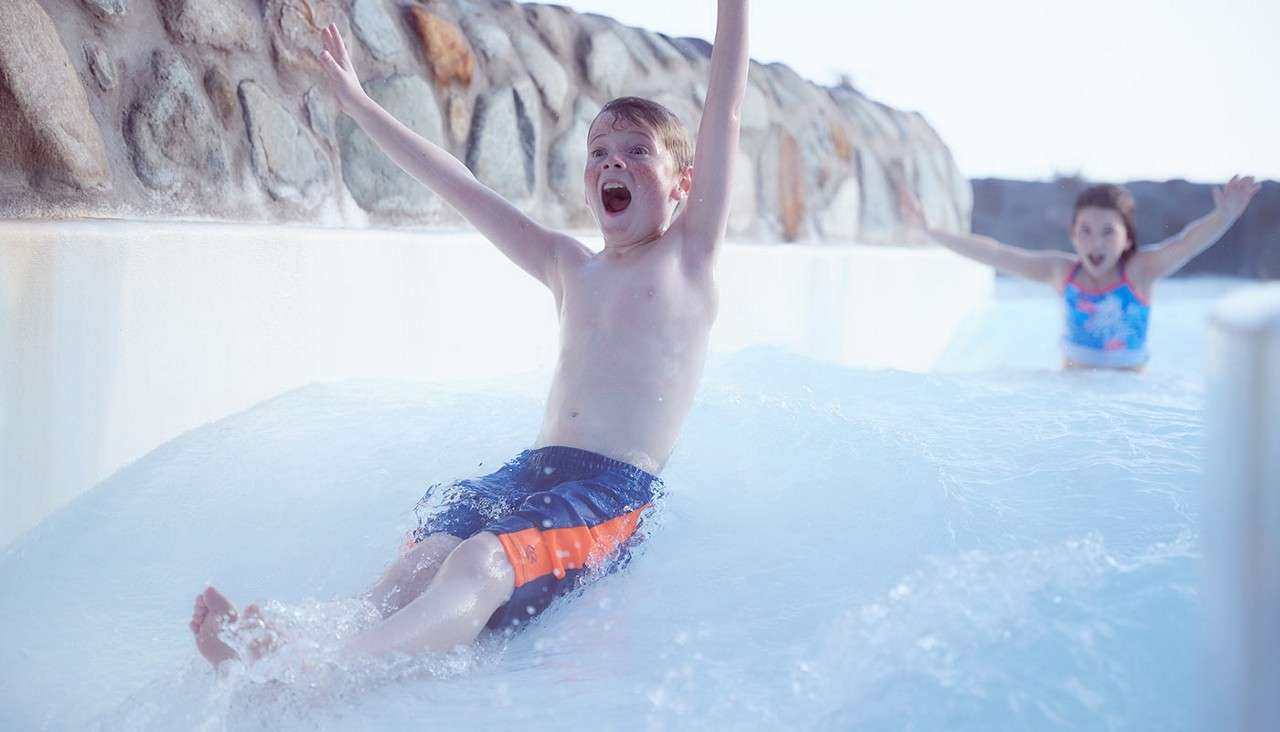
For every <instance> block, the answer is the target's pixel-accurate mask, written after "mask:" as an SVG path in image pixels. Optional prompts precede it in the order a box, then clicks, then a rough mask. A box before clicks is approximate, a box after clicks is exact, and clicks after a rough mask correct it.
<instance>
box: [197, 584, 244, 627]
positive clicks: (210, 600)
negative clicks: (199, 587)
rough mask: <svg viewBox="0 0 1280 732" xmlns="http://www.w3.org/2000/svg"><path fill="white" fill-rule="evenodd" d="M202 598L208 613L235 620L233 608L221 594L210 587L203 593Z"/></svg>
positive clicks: (234, 609)
mask: <svg viewBox="0 0 1280 732" xmlns="http://www.w3.org/2000/svg"><path fill="white" fill-rule="evenodd" d="M202 597H203V599H204V604H205V606H206V607H207V608H209V612H211V613H214V614H216V615H225V616H226V617H228V618H231V619H233V620H234V619H235V617H236V608H235V606H234V605H232V604H231V601H230V600H228V599H227V598H226V596H225V595H223V594H222V593H221V592H218V591H217V590H215V589H214V588H212V587H210V588H208V589H206V590H205V591H204V595H202Z"/></svg>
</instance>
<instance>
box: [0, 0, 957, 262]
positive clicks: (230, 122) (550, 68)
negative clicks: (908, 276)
mask: <svg viewBox="0 0 1280 732" xmlns="http://www.w3.org/2000/svg"><path fill="white" fill-rule="evenodd" d="M5 6H6V9H5V11H4V12H3V13H0V217H9V218H36V217H56V218H68V217H77V216H89V217H104V216H105V217H119V218H153V217H154V218H166V219H231V220H243V221H294V222H308V223H319V224H324V225H333V226H364V225H380V226H388V225H392V226H394V225H423V224H426V225H453V224H457V223H459V218H458V217H457V215H456V213H454V212H453V211H452V210H451V209H449V208H448V207H447V206H445V205H443V203H442V202H441V201H440V200H439V199H438V198H437V197H436V196H434V195H433V194H432V193H431V192H430V191H429V190H427V189H426V188H425V187H423V186H421V185H419V184H418V183H416V182H415V181H413V180H412V179H410V178H409V177H408V176H406V175H405V174H404V173H402V172H401V171H400V170H399V169H398V168H396V167H395V166H394V165H393V164H392V163H391V162H390V161H389V160H387V159H386V158H385V157H384V156H383V155H382V154H381V152H379V151H378V150H377V149H376V147H375V146H374V145H373V143H372V142H371V141H370V140H369V138H368V137H367V136H365V135H364V133H363V132H362V131H361V130H360V129H359V128H358V127H356V126H355V125H353V124H352V123H351V121H350V120H349V119H348V118H346V117H345V116H344V115H340V114H336V113H335V108H334V104H333V102H332V101H331V100H330V99H329V98H328V97H327V95H326V94H325V92H324V91H323V89H322V88H320V87H319V84H320V71H319V66H318V62H317V61H316V53H318V51H319V38H318V34H317V33H316V31H315V30H314V29H313V26H312V24H311V20H312V19H311V18H310V17H309V14H308V12H307V10H306V8H305V6H304V4H303V3H302V2H301V0H5ZM311 7H312V8H314V21H315V22H316V23H318V24H319V25H320V26H323V25H325V24H328V23H329V22H331V21H332V22H336V23H337V24H338V26H339V28H341V30H342V33H343V35H344V37H345V38H346V39H347V42H348V46H349V49H350V51H351V53H352V56H353V60H354V63H355V65H356V68H357V71H358V72H359V73H360V75H361V78H362V80H363V82H364V85H365V88H366V89H367V91H368V93H369V95H370V96H371V97H373V98H374V99H375V100H377V101H378V102H379V103H380V104H382V105H383V106H385V107H387V108H388V109H389V110H390V111H391V112H392V113H393V114H395V115H396V116H397V117H398V118H400V119H401V120H402V121H403V122H405V124H407V125H408V126H409V127H411V128H412V129H414V130H416V131H417V132H419V133H420V134H422V135H424V136H425V137H427V138H429V139H431V140H432V141H434V142H436V143H437V144H440V145H441V146H443V147H444V148H446V149H448V150H449V151H450V152H451V153H453V154H454V155H456V156H458V157H459V158H460V159H462V160H464V161H465V162H466V164H467V165H468V166H469V167H470V168H471V169H472V170H473V171H474V172H475V173H476V175H477V177H479V178H480V180H482V181H483V182H485V183H486V184H488V185H490V186H492V187H493V188H494V189H496V190H497V191H499V192H500V193H502V194H503V195H504V196H506V197H508V198H509V199H511V200H512V201H514V202H515V203H516V204H517V205H518V206H520V207H521V208H522V209H524V210H526V211H528V212H530V213H531V214H532V215H533V216H535V217H536V218H538V219H539V220H541V221H543V222H544V223H546V224H548V225H551V226H556V227H565V228H574V229H590V228H594V222H593V221H592V219H591V214H590V212H589V211H588V209H587V208H586V206H585V204H584V203H583V190H582V169H583V165H584V163H585V158H586V131H587V126H588V125H589V123H590V121H591V120H592V118H593V117H594V115H595V113H596V112H597V111H598V110H599V108H600V106H601V104H602V103H603V102H605V101H607V100H609V99H611V98H613V97H616V96H621V95H639V96H646V97H650V98H653V99H655V100H657V101H659V102H661V103H663V104H665V105H667V106H668V107H670V108H671V109H672V110H673V111H675V112H676V113H677V114H678V115H680V116H681V118H682V119H683V120H684V121H685V123H686V124H687V125H688V127H689V129H690V131H691V135H692V134H693V133H694V132H696V129H697V128H696V125H697V123H698V119H699V110H700V109H701V104H702V98H703V95H704V94H705V88H706V79H707V71H708V65H709V54H710V45H709V44H708V43H707V42H705V41H702V40H697V39H689V38H670V37H667V36H664V35H662V34H658V33H651V32H648V31H643V30H639V29H636V28H630V27H626V26H623V25H620V24H619V23H617V22H615V21H613V20H611V19H609V18H605V17H601V16H597V15H590V14H585V15H580V14H576V13H574V12H572V11H570V10H568V9H565V8H563V7H559V6H553V5H532V4H530V5H522V4H518V3H512V2H506V1H504V0H425V1H419V0H311ZM735 176H736V179H735V180H734V194H733V195H734V197H733V210H732V212H731V217H730V229H731V232H732V233H733V234H734V235H737V236H742V237H752V238H757V239H766V240H769V239H779V240H784V241H796V240H803V239H828V240H834V241H851V240H858V241H864V242H893V241H897V240H900V239H901V238H902V237H901V232H900V231H899V219H898V214H897V204H896V200H897V195H896V191H897V190H898V189H899V188H900V187H902V186H910V187H912V188H913V189H915V190H917V191H918V192H919V193H920V195H921V197H922V199H923V201H924V203H925V206H926V207H927V208H928V209H929V212H930V214H931V219H932V220H933V221H935V222H938V223H940V224H942V225H945V226H947V227H951V228H954V229H964V228H967V225H968V221H969V210H970V206H971V197H970V190H969V185H968V182H967V181H966V180H965V179H964V177H963V176H962V175H961V174H960V173H959V171H958V170H957V168H956V166H955V163H954V161H953V159H952V157H951V154H950V152H949V151H948V150H947V148H946V146H945V145H944V144H943V143H942V141H941V140H940V139H939V138H938V136H937V134H936V133H935V132H934V130H933V129H932V128H931V127H930V126H929V124H928V123H927V122H926V121H925V120H924V119H923V118H922V117H921V116H920V115H918V114H914V113H906V112H900V111H897V110H893V109H890V108H888V107H886V106H884V105H882V104H879V103H877V102H875V101H872V100H870V99H868V98H867V97H866V96H864V95H862V94H861V93H859V92H858V91H857V90H855V89H853V88H850V87H847V86H846V87H837V88H824V87H819V86H816V85H814V84H812V83H809V82H807V81H805V80H804V79H802V78H800V77H799V76H798V75H797V74H796V73H795V72H793V71H792V70H791V69H790V68H788V67H786V66H784V65H780V64H769V65H762V64H758V63H754V62H753V63H752V65H751V70H750V83H749V88H748V91H747V97H746V102H745V104H744V108H743V115H742V147H741V152H740V160H739V164H738V166H737V170H736V173H735Z"/></svg>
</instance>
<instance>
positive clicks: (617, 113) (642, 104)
mask: <svg viewBox="0 0 1280 732" xmlns="http://www.w3.org/2000/svg"><path fill="white" fill-rule="evenodd" d="M606 112H607V113H610V114H612V115H613V117H614V119H615V120H617V119H625V120H626V121H628V122H630V123H631V124H633V125H636V126H638V127H644V128H646V129H648V130H650V131H651V132H652V133H653V136H654V137H656V138H658V142H660V143H662V146H663V147H664V148H666V150H667V152H669V153H670V154H671V159H672V162H674V163H675V166H676V172H683V171H684V170H685V169H686V168H688V167H689V166H690V165H693V143H691V142H689V133H688V131H687V130H685V128H684V123H683V122H681V121H680V118H679V117H677V116H676V115H675V112H672V111H671V110H670V109H667V108H666V107H664V106H662V105H661V104H658V103H657V102H655V101H653V100H650V99H645V98H643V97H618V98H617V99H614V100H613V101H611V102H609V103H608V104H606V105H604V107H602V108H601V109H600V114H597V115H596V120H599V119H600V118H601V117H602V116H604V114H605V113H606ZM592 124H593V125H594V124H595V122H594V121H593V122H592Z"/></svg>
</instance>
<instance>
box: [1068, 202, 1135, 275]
mask: <svg viewBox="0 0 1280 732" xmlns="http://www.w3.org/2000/svg"><path fill="white" fill-rule="evenodd" d="M1071 244H1072V246H1074V247H1075V248H1076V254H1079V255H1080V263H1081V264H1083V265H1084V268H1085V269H1086V270H1088V272H1089V274H1091V275H1093V276H1095V277H1104V276H1106V275H1108V274H1110V273H1111V272H1112V271H1113V270H1114V269H1115V267H1116V264H1117V263H1118V262H1119V261H1120V256H1121V255H1122V254H1124V251H1125V249H1127V248H1128V247H1129V231H1128V229H1127V228H1125V225H1124V218H1123V217H1122V216H1120V212H1119V211H1116V210H1115V209H1111V208H1099V207H1097V206H1085V207H1084V208H1082V209H1080V210H1079V211H1077V212H1076V220H1075V222H1074V223H1073V224H1072V225H1071Z"/></svg>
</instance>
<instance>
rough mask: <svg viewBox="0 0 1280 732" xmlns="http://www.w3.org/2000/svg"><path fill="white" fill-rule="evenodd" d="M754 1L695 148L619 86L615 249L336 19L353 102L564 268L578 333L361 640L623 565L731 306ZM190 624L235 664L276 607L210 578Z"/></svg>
mask: <svg viewBox="0 0 1280 732" xmlns="http://www.w3.org/2000/svg"><path fill="white" fill-rule="evenodd" d="M747 4H748V3H747V0H719V9H718V16H717V22H716V38H715V45H714V48H713V53H712V57H711V72H710V75H711V76H710V81H709V86H708V90H707V96H706V108H705V109H704V111H703V116H702V122H701V124H700V126H699V128H698V139H697V147H696V155H695V154H693V153H692V151H691V149H690V146H689V143H688V138H687V135H686V134H685V131H684V129H683V128H682V126H681V124H680V122H679V120H678V119H677V118H676V117H675V116H674V115H673V114H672V113H671V112H670V111H668V110H666V109H664V108H663V107H661V106H660V105H657V104H655V103H653V102H649V101H646V100H642V99H636V98H633V97H625V98H622V99H616V100H614V101H612V102H610V103H608V104H606V105H605V107H604V108H603V109H602V110H601V112H600V114H599V115H598V116H597V117H596V119H595V121H594V122H593V123H592V125H591V129H590V132H589V134H588V140H587V145H588V148H587V149H588V156H587V166H586V171H585V173H584V175H585V182H586V192H587V193H586V196H587V203H588V205H589V206H590V208H591V211H592V213H593V214H594V215H595V217H596V219H597V221H598V222H599V224H600V231H601V233H602V234H603V236H604V241H605V247H604V250H603V251H601V252H599V253H592V252H591V251H590V250H589V249H587V248H586V247H585V246H583V245H582V244H581V243H579V242H578V241H576V240H574V239H573V238H571V237H569V236H566V235H564V234H560V233H557V232H554V231H550V230H548V229H545V228H543V227H542V226H541V225H539V224H537V223H536V222H534V221H533V220H531V219H530V218H528V217H527V216H525V215H524V214H523V213H521V212H520V211H519V210H517V209H516V208H515V207H514V206H512V205H511V204H510V203H508V202H507V201H505V200H504V199H502V197H500V196H499V195H498V194H497V193H495V192H494V191H492V190H490V189H489V188H487V187H486V186H484V185H483V184H481V183H480V182H478V181H477V180H476V179H475V177H474V176H473V175H472V174H471V172H470V171H469V170H468V169H467V168H466V167H465V166H464V165H463V164H462V163H461V162H459V161H458V160H457V159H455V158H453V157H452V156H450V155H449V154H448V153H447V152H445V151H444V150H442V149H440V148H439V147H437V146H435V145H433V144H432V143H430V142H428V141H427V140H424V139H422V138H421V137H419V136H418V135H416V134H415V133H413V132H412V131H410V130H409V129H408V128H407V127H405V126H404V125H402V124H401V123H400V122H398V121H397V120H395V119H394V118H393V117H391V116H390V115H389V114H388V113H387V112H386V111H385V110H383V109H381V108H380V107H378V105H377V104H376V103H374V102H373V101H372V100H370V99H369V98H368V97H367V96H366V95H365V93H364V91H363V90H362V89H361V87H360V82H359V80H358V79H357V78H356V74H355V71H354V69H353V68H352V65H351V60H350V58H349V56H348V54H347V50H346V47H345V46H344V44H343V41H342V38H341V37H340V36H339V34H338V30H337V27H336V26H334V25H330V26H329V27H328V28H325V29H324V30H323V31H321V33H322V35H323V40H324V48H325V50H324V52H323V54H322V58H321V61H322V65H323V67H324V70H325V75H326V77H327V82H328V84H329V87H330V89H331V90H332V92H333V93H334V95H335V97H336V99H337V101H338V104H339V105H340V106H341V108H342V110H343V111H344V112H345V113H346V114H348V115H350V116H351V117H352V119H354V120H355V121H356V123H357V124H359V125H360V126H361V127H362V128H363V129H364V131H365V132H366V133H368V135H369V136H370V137H371V138H373V140H375V141H376V142H377V143H378V145H379V146H380V147H381V148H382V150H383V152H385V153H386V154H387V155H388V156H389V157H390V158H391V159H392V160H394V161H395V162H396V163H397V164H398V165H400V167H402V168H403V169H404V170H405V171H406V172H408V173H410V174H411V175H413V176H414V177H416V178H417V179H418V180H420V181H422V182H423V183H424V184H425V185H427V186H428V187H430V188H431V189H432V190H433V191H434V192H435V193H437V194H438V195H440V196H442V197H443V198H444V199H445V200H447V201H448V202H449V203H450V204H451V205H452V206H453V207H454V208H455V209H456V210H457V211H458V212H460V213H461V214H462V215H463V216H464V217H465V218H466V219H467V220H468V221H469V222H470V223H471V224H472V225H473V226H475V227H476V229H478V230H479V231H480V232H481V233H482V234H484V235H485V237H486V238H488V239H489V240H490V241H491V242H493V244H494V245H495V246H497V247H498V249H499V250H501V251H502V253H503V254H505V255H506V256H507V257H508V258H510V259H511V261H513V262H514V263H515V264H516V265H518V266H519V267H520V268H521V269H523V270H525V271H526V272H528V273H529V274H530V275H532V276H533V277H534V278H536V279H537V280H538V281H539V282H542V283H543V284H544V285H546V286H547V288H548V289H549V290H551V293H552V295H553V296H554V297H555V303H556V309H557V311H558V312H559V315H560V353H559V357H558V360H557V364H556V369H555V374H554V377H553V380H552V384H551V391H550V394H549V395H548V397H547V405H546V411H545V414H544V417H543V422H542V430H541V432H540V434H539V435H538V438H537V441H536V442H535V443H534V446H533V448H531V449H530V450H527V451H525V452H524V453H522V454H521V455H519V456H518V457H517V458H515V459H514V460H512V461H511V462H510V463H508V464H507V465H505V466H504V467H503V468H502V469H501V470H499V471H498V472H496V473H493V474H492V475H487V476H484V477H481V478H476V479H473V480H465V481H460V482H458V483H455V484H453V485H451V486H449V487H448V491H449V495H450V499H451V501H450V504H449V505H448V507H447V508H446V510H445V511H444V512H443V513H442V514H441V515H439V516H436V517H434V518H431V519H428V521H427V522H426V523H425V524H424V525H422V526H420V527H419V529H418V530H417V531H416V532H414V543H413V545H412V548H410V549H409V550H408V551H407V552H406V553H405V554H404V556H402V557H401V558H400V559H399V560H398V561H396V562H394V563H393V564H392V565H391V566H390V567H389V568H388V569H387V572H386V574H385V575H384V577H383V578H382V579H381V580H380V581H379V582H378V584H377V585H376V586H375V587H374V588H373V589H372V590H370V592H369V594H368V595H367V597H368V599H369V600H370V601H371V602H372V603H373V604H374V605H375V606H376V607H377V608H378V609H379V611H380V612H381V613H382V616H383V619H382V621H381V622H380V623H378V624H377V625H375V626H374V627H372V628H370V629H368V630H366V631H364V632H362V633H360V634H358V635H356V636H355V637H354V638H352V639H351V640H350V641H349V642H348V643H347V645H346V647H345V649H344V650H345V651H347V652H349V653H353V654H381V653H389V652H400V653H419V652H424V651H425V652H432V651H444V650H448V649H450V648H452V647H454V646H457V645H462V644H468V643H470V642H472V641H474V640H475V638H476V637H477V636H478V635H479V633H480V632H481V631H482V630H483V629H484V628H485V627H486V626H488V627H491V628H510V627H514V626H517V625H519V624H520V623H522V622H524V621H527V620H528V619H529V618H530V617H532V616H533V615H536V614H537V613H538V612H540V611H541V610H542V609H543V608H545V607H546V606H547V604H548V603H549V602H550V601H551V599H553V598H554V597H555V596H557V595H560V594H563V593H564V592H566V591H568V590H569V589H571V587H572V586H573V583H574V582H575V581H576V580H577V579H578V577H579V575H580V574H581V573H582V572H584V571H586V570H589V569H592V568H597V567H602V566H605V565H606V564H607V562H608V561H609V560H610V559H611V558H613V556H614V555H615V554H616V550H617V548H618V546H619V545H620V544H621V543H622V542H624V541H625V540H626V539H627V538H628V537H629V536H631V534H632V533H634V531H635V529H636V525H637V523H638V521H639V518H640V514H641V512H642V511H643V510H644V509H645V508H646V507H647V506H648V504H649V503H650V501H651V500H652V498H653V493H654V491H655V490H657V489H658V487H659V486H660V481H659V480H658V479H657V477H656V475H655V474H656V473H657V472H658V471H659V470H661V468H662V466H663V464H664V463H665V462H666V460H667V457H668V456H669V455H670V452H671V449H672V446H673V445H674V443H675V439H676V435H677V433H678V432H679V429H680V424H681V423H682V422H683V421H684V418H685V416H686V415H687V414H688V412H689V409H690V407H691V406H692V402H693V396H694V392H695V390H696V388H697V384H698V380H699V378H700V377H701V374H702V368H703V363H704V361H705V356H706V350H707V341H708V337H709V335H710V330H711V325H712V323H713V321H714V320H715V315H716V307H717V301H716V289H715V282H714V279H713V266H714V263H715V259H716V255H717V251H718V250H719V248H720V242H721V241H722V240H723V238H724V232H725V225H726V221H727V218H728V208H729V187H728V181H730V180H731V179H732V172H733V171H732V166H733V160H734V157H735V154H736V151H737V145H738V127H739V110H740V108H741V104H742V98H743V95H744V92H745V89H746V81H747V63H748V56H747ZM681 202H683V203H684V210H683V212H682V213H681V215H680V217H679V218H678V219H675V220H674V221H673V220H672V217H673V214H674V213H675V211H676V207H677V205H678V204H680V203H681ZM495 516H497V518H496V519H495V518H494V517H495ZM190 627H191V630H192V632H193V633H194V634H195V637H196V646H197V647H198V648H199V650H200V652H201V653H202V654H203V655H204V656H205V657H206V658H207V659H209V661H210V662H211V663H214V664H215V665H216V664H218V663H219V662H221V661H223V660H226V659H228V658H233V657H236V656H238V655H239V653H238V652H237V651H236V650H235V649H233V648H232V647H230V646H229V645H227V644H226V643H225V642H224V641H223V640H222V639H221V638H220V637H219V636H220V635H221V636H223V637H226V636H227V634H228V633H231V634H238V633H241V632H244V631H248V630H250V629H262V628H265V624H264V622H263V620H262V616H261V615H260V614H259V613H258V611H257V608H256V607H254V606H252V605H251V606H249V607H248V608H246V610H245V612H244V614H243V616H239V615H238V614H237V613H236V611H235V609H234V608H233V607H232V605H231V604H230V602H228V601H227V599H226V598H225V597H223V596H222V594H221V593H219V592H218V591H217V590H215V589H213V588H209V589H207V590H205V592H204V593H202V594H201V595H200V596H198V597H197V598H196V605H195V611H194V613H193V616H192V619H191V624H190ZM268 630H269V629H268ZM248 635H249V634H248V633H245V636H244V637H248ZM253 635H254V636H255V637H257V638H258V639H259V640H258V642H257V643H256V644H253V645H251V646H250V648H249V650H248V652H247V653H248V655H249V656H251V658H247V659H244V660H253V659H255V658H257V657H258V656H260V655H262V654H263V653H266V652H268V651H270V649H271V646H272V644H273V643H274V642H275V641H274V640H272V639H273V638H274V634H272V633H269V632H268V633H255V634H253ZM264 638H265V640H263V639H264Z"/></svg>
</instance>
